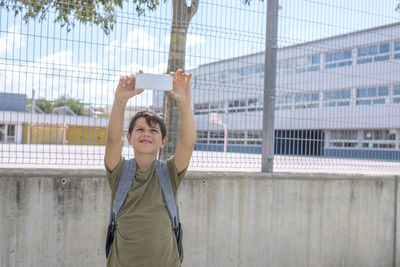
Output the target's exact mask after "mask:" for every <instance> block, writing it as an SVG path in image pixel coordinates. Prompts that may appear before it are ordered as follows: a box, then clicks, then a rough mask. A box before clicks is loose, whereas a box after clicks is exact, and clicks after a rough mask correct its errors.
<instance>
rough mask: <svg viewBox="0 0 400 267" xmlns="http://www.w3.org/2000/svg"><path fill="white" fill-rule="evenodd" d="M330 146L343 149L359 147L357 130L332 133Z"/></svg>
mask: <svg viewBox="0 0 400 267" xmlns="http://www.w3.org/2000/svg"><path fill="white" fill-rule="evenodd" d="M329 146H330V147H341V148H352V147H357V131H356V130H335V131H331V137H330V142H329Z"/></svg>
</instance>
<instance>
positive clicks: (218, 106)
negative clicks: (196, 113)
mask: <svg viewBox="0 0 400 267" xmlns="http://www.w3.org/2000/svg"><path fill="white" fill-rule="evenodd" d="M209 107H210V112H217V113H225V102H224V101H220V102H213V103H210V105H209Z"/></svg>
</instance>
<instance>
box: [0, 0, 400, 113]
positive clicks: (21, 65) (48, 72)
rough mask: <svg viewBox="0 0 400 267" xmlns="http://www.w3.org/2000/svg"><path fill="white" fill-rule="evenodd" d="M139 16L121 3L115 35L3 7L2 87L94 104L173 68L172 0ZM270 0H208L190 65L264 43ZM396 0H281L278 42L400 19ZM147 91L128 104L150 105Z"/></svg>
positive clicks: (198, 18) (196, 27) (195, 23)
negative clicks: (137, 78)
mask: <svg viewBox="0 0 400 267" xmlns="http://www.w3.org/2000/svg"><path fill="white" fill-rule="evenodd" d="M160 2H161V5H160V6H159V7H158V8H157V10H156V11H154V12H147V13H146V15H145V16H141V17H138V16H137V15H136V14H135V12H134V11H133V10H134V6H133V5H132V4H129V5H128V4H126V3H125V5H124V8H123V10H119V11H118V15H117V23H116V25H115V28H114V30H113V31H112V32H111V34H110V35H108V36H107V35H105V34H104V33H103V31H102V30H101V29H100V27H98V26H91V25H82V24H79V23H77V24H76V26H75V27H74V28H73V29H72V30H71V31H70V32H67V30H66V28H65V27H64V28H62V27H61V26H60V24H58V23H54V22H53V19H54V14H52V13H50V14H49V15H48V18H47V20H45V21H43V22H41V23H40V22H38V21H30V22H29V23H25V22H24V21H23V20H22V19H21V16H20V15H18V16H16V17H15V16H14V15H13V13H11V12H10V13H9V12H7V11H6V10H4V9H3V10H1V11H0V16H1V17H0V92H13V93H22V94H26V95H27V97H28V98H31V97H32V90H33V89H34V90H35V98H36V99H37V98H46V99H48V100H53V99H57V98H58V97H60V96H62V95H66V96H68V97H73V98H77V99H80V100H81V101H83V102H85V103H87V104H91V105H93V106H104V105H111V104H112V101H113V94H114V90H115V87H116V85H117V83H118V79H119V76H120V75H125V74H129V73H135V72H137V71H138V70H139V69H142V70H144V71H145V72H150V73H165V72H166V69H167V60H168V50H169V42H170V36H169V33H170V28H171V20H172V19H171V18H172V12H171V11H172V4H171V1H166V3H162V2H163V1H160ZM265 2H266V0H264V2H262V1H256V0H253V1H252V3H251V4H250V5H249V6H246V5H244V4H243V3H242V2H241V1H240V0H230V1H224V0H219V1H212V0H208V1H202V0H200V4H199V9H198V11H197V13H196V15H195V16H194V18H193V20H192V22H191V24H190V28H189V32H188V37H187V45H186V68H185V69H186V70H187V71H190V70H191V69H194V68H196V67H197V66H199V65H200V64H206V63H210V62H215V61H219V60H223V59H229V58H234V57H239V56H242V55H247V54H252V53H257V52H261V51H263V50H264V49H265V32H266V11H267V5H266V3H265ZM396 4H397V0H381V1H376V0H281V1H279V5H280V7H281V8H280V9H279V11H278V14H279V15H278V46H279V47H284V46H290V45H294V44H298V43H302V42H307V41H311V40H317V39H321V38H325V37H330V36H335V35H339V34H344V33H348V32H353V31H358V30H361V29H367V28H371V27H377V26H381V25H385V24H390V23H395V22H397V21H399V18H400V13H399V12H397V11H396V10H395V7H396ZM151 103H152V92H151V91H146V92H145V93H144V94H142V95H141V96H140V97H137V98H135V100H134V101H131V102H130V105H142V106H149V105H151Z"/></svg>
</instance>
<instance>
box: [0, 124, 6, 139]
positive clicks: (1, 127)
mask: <svg viewBox="0 0 400 267" xmlns="http://www.w3.org/2000/svg"><path fill="white" fill-rule="evenodd" d="M5 127H6V126H5V124H0V142H4V141H5Z"/></svg>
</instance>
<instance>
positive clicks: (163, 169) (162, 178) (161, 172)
mask: <svg viewBox="0 0 400 267" xmlns="http://www.w3.org/2000/svg"><path fill="white" fill-rule="evenodd" d="M156 164H157V165H156V166H157V176H158V181H159V182H160V186H161V191H162V194H163V197H164V202H165V205H166V206H167V209H168V213H169V215H170V217H171V221H172V226H173V228H174V229H177V228H178V226H179V223H180V220H179V212H178V206H177V205H176V203H175V195H174V189H173V187H172V179H171V174H170V172H169V169H168V164H167V162H166V161H160V160H157V162H156Z"/></svg>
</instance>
